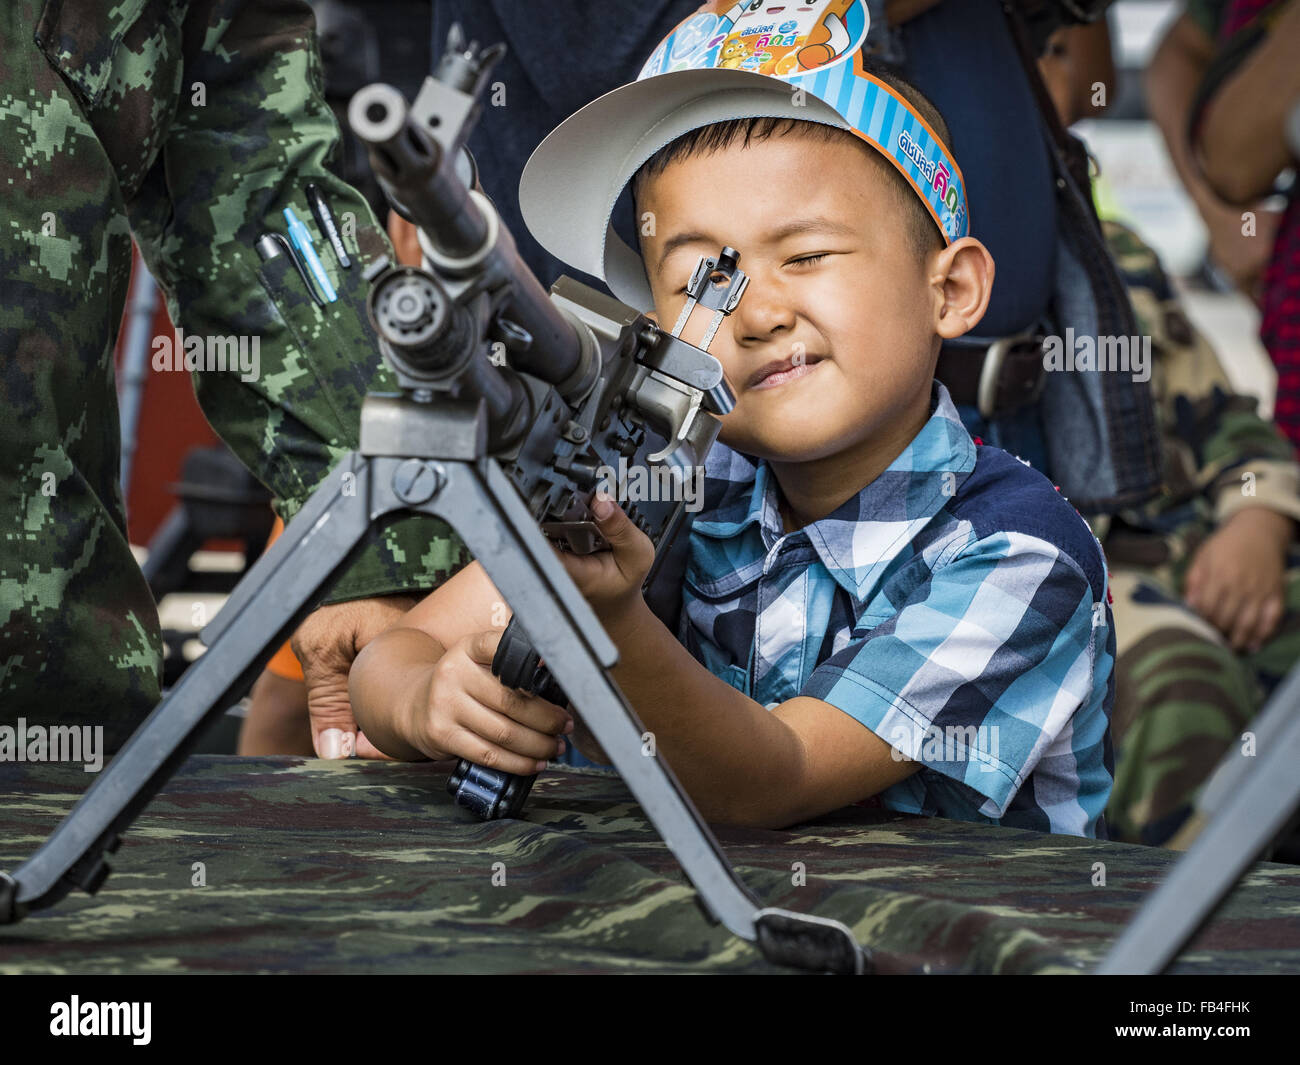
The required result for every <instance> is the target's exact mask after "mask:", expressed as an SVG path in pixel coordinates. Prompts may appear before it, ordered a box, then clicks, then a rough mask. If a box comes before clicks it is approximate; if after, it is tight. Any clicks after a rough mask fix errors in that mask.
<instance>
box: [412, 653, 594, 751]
mask: <svg viewBox="0 0 1300 1065" xmlns="http://www.w3.org/2000/svg"><path fill="white" fill-rule="evenodd" d="M501 636H502V632H501V630H499V629H496V630H490V631H488V632H476V633H474V634H472V635H470V636H465V637H463V638H461V639H460V640H458V641H457V642H456V643H454V644H452V645H451V646H450V647H448V648H447V650H446V651H445V652H444V653H443V655H442V656H441V657H440V658H439V659H438V661H437V662H435V663H434V664H433V665H432V666H430V667H429V670H430V672H429V688H428V695H427V697H426V698H425V699H424V700H423V701H422V702H423V705H421V706H419V707H418V708H417V710H416V713H417V717H418V719H417V720H415V721H411V722H408V724H407V727H406V730H405V731H406V733H407V736H408V737H409V740H410V742H411V744H412V745H413V746H415V747H417V748H418V749H419V750H421V751H423V752H424V753H425V754H426V755H428V756H429V757H430V758H433V759H435V760H438V759H441V758H445V757H446V756H448V755H452V756H455V757H457V758H468V759H469V760H470V761H471V762H476V763H477V764H479V765H482V766H486V767H487V768H489V769H496V770H499V771H500V772H503V773H517V774H520V775H522V776H532V775H533V774H535V773H540V772H541V771H542V770H543V769H545V768H546V762H547V760H548V759H551V758H555V757H558V756H559V755H561V754H563V753H564V748H565V741H564V739H563V737H564V736H565V735H568V734H569V733H571V732H572V731H573V728H574V722H573V716H572V715H571V714H570V713H569V712H568V711H567V710H565V709H563V708H562V707H559V706H556V705H555V704H554V703H551V702H547V701H546V700H545V699H543V698H541V697H540V696H537V695H529V694H527V693H525V692H522V691H517V690H515V689H513V688H507V687H506V686H505V685H504V684H502V683H501V681H500V679H499V678H498V677H497V676H496V675H495V674H494V673H493V672H492V659H493V658H494V657H495V656H496V653H497V644H499V643H500V642H501Z"/></svg>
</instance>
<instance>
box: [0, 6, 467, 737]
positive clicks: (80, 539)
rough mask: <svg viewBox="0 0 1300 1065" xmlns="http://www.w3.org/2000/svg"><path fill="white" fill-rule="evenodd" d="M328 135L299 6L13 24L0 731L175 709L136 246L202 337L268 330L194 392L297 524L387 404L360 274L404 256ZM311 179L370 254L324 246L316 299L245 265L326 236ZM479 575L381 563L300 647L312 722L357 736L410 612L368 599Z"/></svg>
mask: <svg viewBox="0 0 1300 1065" xmlns="http://www.w3.org/2000/svg"><path fill="white" fill-rule="evenodd" d="M337 142H338V126H337V123H336V122H335V119H334V117H333V115H332V113H331V112H330V109H329V107H328V106H327V105H326V103H325V101H324V98H323V94H322V87H321V79H320V70H319V59H318V56H317V51H316V44H315V38H314V29H313V22H312V15H311V11H310V8H309V7H308V6H307V5H306V3H303V2H298V0H285V2H282V3H278V4H275V5H264V4H260V3H257V2H255V0H125V2H122V3H114V4H105V3H102V2H101V0H45V2H42V0H11V2H9V3H7V4H5V5H4V7H3V10H2V11H0V190H3V191H0V196H2V197H3V199H2V200H0V219H3V234H2V236H0V241H2V242H0V278H3V282H4V288H3V295H2V296H0V368H2V369H3V378H0V395H2V396H3V401H4V404H5V408H6V411H5V414H6V416H5V418H4V419H3V420H0V484H2V486H3V492H4V497H5V501H6V505H5V506H4V507H3V508H0V722H11V721H13V720H14V719H16V718H18V717H20V716H21V717H24V718H26V719H27V721H28V723H29V724H39V723H54V722H57V723H60V724H68V725H73V724H96V725H103V726H104V728H105V746H106V747H107V748H108V749H109V750H113V749H115V748H116V747H117V746H118V745H119V744H120V743H121V741H122V740H123V739H124V738H125V737H126V736H127V735H128V734H129V733H130V731H131V730H132V729H133V727H134V726H135V725H136V724H137V723H138V722H139V721H140V719H142V718H143V717H144V715H145V714H146V713H147V712H148V711H149V710H150V709H151V708H152V707H153V706H154V705H155V703H156V702H157V701H158V698H159V672H160V666H161V645H160V634H159V627H158V620H157V616H156V613H155V609H154V604H153V601H152V599H151V597H150V594H149V589H148V587H147V586H146V584H145V581H144V579H143V577H142V575H141V573H140V571H139V568H138V567H137V566H136V564H135V561H134V560H133V558H132V555H131V552H130V550H129V548H128V545H127V540H126V522H125V517H124V509H123V501H122V492H121V488H120V485H119V483H118V468H119V440H118V431H119V430H118V417H117V409H116V399H115V394H114V381H113V364H112V351H113V340H114V335H115V333H116V330H117V326H118V322H119V321H120V319H121V316H122V309H123V301H124V298H125V295H126V289H127V282H128V276H129V270H130V260H131V239H132V237H134V238H135V240H136V242H137V243H138V245H139V247H140V249H141V252H142V254H143V256H144V259H145V262H146V263H147V264H148V266H149V269H150V270H151V272H152V273H153V275H154V276H155V277H156V278H157V279H158V281H159V283H160V285H161V286H162V288H163V289H164V291H165V292H166V294H167V298H168V309H169V311H170V313H171V316H172V319H173V321H175V322H176V323H177V324H178V326H179V327H180V328H181V329H182V330H184V332H185V333H186V334H187V335H188V336H189V337H191V338H193V337H201V338H218V337H233V338H248V339H249V340H252V339H254V338H256V340H257V342H258V344H259V359H258V363H259V365H258V372H257V374H256V376H255V377H253V378H251V379H244V378H245V377H246V376H248V375H245V374H241V373H240V372H231V371H230V370H221V369H203V370H199V371H196V372H194V373H193V380H194V384H195V388H196V391H197V394H198V398H199V401H200V404H201V405H202V407H203V410H204V412H205V414H206V415H207V416H208V418H209V419H210V421H211V422H212V424H213V426H214V427H215V428H216V429H217V431H218V432H219V433H220V435H221V436H222V437H223V438H224V439H225V441H226V442H227V443H228V444H229V445H230V446H231V448H232V449H233V450H234V452H235V453H236V454H237V455H238V456H239V458H240V459H241V460H242V461H243V462H244V463H245V464H246V465H247V466H248V467H249V468H250V469H251V470H252V471H253V472H254V473H256V475H257V476H258V477H259V478H260V479H261V480H262V481H263V482H265V483H266V485H267V486H268V487H269V488H270V489H271V491H272V492H273V494H274V495H275V497H276V503H275V507H276V510H277V512H278V513H279V514H280V516H281V517H283V518H285V519H286V520H289V519H291V518H292V516H293V515H294V513H296V512H297V510H298V509H299V508H300V507H301V505H302V504H303V502H304V501H305V500H306V498H307V497H308V495H309V494H310V493H311V491H312V489H313V488H314V487H315V486H316V485H317V484H318V483H319V482H320V481H321V479H322V478H323V477H324V476H325V474H326V473H327V471H328V470H329V469H330V467H331V466H332V465H333V464H334V463H335V462H336V461H337V460H338V459H339V457H340V456H341V455H342V454H344V453H345V452H346V451H347V450H349V449H352V448H355V447H356V446H357V436H358V427H359V412H360V403H361V399H362V396H363V395H364V393H365V392H366V390H367V389H368V388H372V387H374V388H378V389H389V390H391V389H393V388H394V387H395V382H394V381H393V380H392V379H391V378H390V375H389V374H388V373H387V371H386V370H385V369H384V367H383V365H382V363H381V361H380V359H379V356H378V353H377V350H378V349H377V346H376V343H375V340H374V337H373V335H372V333H371V331H370V328H369V326H368V325H367V323H366V318H365V308H364V305H365V295H366V287H367V286H366V285H365V282H364V281H363V280H362V277H361V274H362V271H363V270H364V269H365V268H366V266H368V265H369V264H370V263H372V262H374V261H375V260H376V259H377V258H378V257H379V256H381V255H385V254H388V252H389V246H388V244H387V241H386V239H385V237H384V235H383V233H382V231H381V230H380V229H379V228H378V227H377V226H376V224H375V221H374V218H373V216H372V215H371V213H370V210H369V208H368V207H367V206H366V203H365V201H364V200H363V199H362V198H361V197H360V196H359V195H358V194H357V193H356V192H354V191H353V190H352V189H351V188H350V187H349V186H347V185H346V184H344V183H343V182H341V181H340V180H339V179H337V178H336V177H334V176H333V175H332V174H331V173H330V172H329V171H328V170H327V169H326V164H327V162H328V161H329V160H330V158H331V155H332V153H333V152H334V151H335V148H336V145H337ZM309 182H314V183H315V184H316V185H318V186H319V187H320V189H321V191H322V192H323V193H324V196H325V199H326V200H327V202H328V203H329V204H330V206H331V208H332V210H333V212H334V214H335V216H336V218H338V219H339V220H340V221H341V223H342V228H343V230H344V241H345V243H346V244H347V246H348V250H349V252H350V253H351V254H352V255H353V256H354V258H355V260H356V261H355V263H354V265H353V267H352V268H351V269H350V270H341V269H339V266H338V263H337V262H336V261H335V260H334V259H333V258H332V257H331V256H330V255H329V254H328V252H326V253H324V254H323V255H322V260H323V261H324V263H325V269H326V271H327V272H328V273H329V275H330V280H331V281H332V283H333V284H334V286H335V288H336V289H337V290H338V293H339V299H338V301H337V302H332V303H328V304H326V305H325V307H324V308H319V307H317V306H316V305H315V303H314V302H313V301H312V300H311V299H310V298H309V296H308V294H307V292H306V291H305V289H304V288H303V287H302V285H301V282H300V281H299V279H298V277H297V275H296V274H293V273H291V272H290V269H291V268H290V267H289V264H288V260H287V258H286V257H285V256H280V257H279V258H273V259H271V260H269V261H268V262H267V263H266V264H263V263H262V262H261V260H260V258H259V256H258V254H257V252H256V250H255V245H256V242H257V239H258V237H259V235H261V234H262V233H264V232H266V231H268V230H275V231H278V232H281V233H282V232H284V229H285V225H284V222H283V220H282V216H281V212H282V209H283V208H284V207H286V206H292V207H294V209H295V211H296V212H297V214H298V215H299V216H300V217H301V218H302V219H303V220H304V221H305V222H306V224H308V225H309V226H310V225H312V220H311V215H310V212H309V210H308V204H307V200H306V197H305V195H304V187H305V185H306V184H307V183H309ZM316 239H317V241H318V242H320V241H321V235H320V234H317V235H316ZM318 246H319V247H322V248H323V247H325V245H323V244H318ZM177 361H178V362H179V361H180V360H179V358H178V359H177ZM245 368H246V367H245ZM468 559H469V555H468V553H467V552H466V550H465V548H464V547H463V545H462V544H461V543H460V541H459V540H458V539H457V538H456V537H455V536H454V535H452V534H451V531H450V530H449V529H448V527H447V526H446V525H445V524H444V523H441V522H437V521H434V520H432V519H411V520H407V521H404V522H401V523H399V524H397V525H395V526H392V527H390V528H389V530H388V531H387V532H386V533H385V534H384V535H383V536H382V537H378V538H376V540H375V541H374V542H372V543H371V544H370V545H369V546H368V547H367V553H366V554H365V556H364V557H363V558H362V559H361V560H360V561H358V562H357V563H356V564H355V565H354V566H353V568H352V569H351V570H350V571H348V573H346V574H345V575H344V576H343V578H342V579H341V581H340V582H339V584H338V585H337V586H336V587H335V588H334V590H333V592H332V593H331V596H330V598H329V600H327V602H330V603H332V604H336V605H329V606H325V607H323V608H322V609H320V610H318V611H317V612H316V613H315V614H314V615H313V616H312V617H311V618H309V619H308V622H307V623H305V624H304V626H303V627H302V629H300V632H299V639H298V646H299V648H300V650H301V651H302V652H303V657H304V659H305V661H306V666H307V673H308V684H309V687H311V688H312V693H313V711H314V722H315V727H316V729H317V731H320V729H321V728H323V727H324V726H325V724H327V723H329V722H331V721H334V722H336V723H338V724H339V725H340V726H343V725H347V724H350V723H351V717H350V711H349V709H348V706H347V698H346V692H347V687H346V671H347V666H348V664H349V663H350V659H351V657H352V656H353V655H355V653H356V650H357V649H358V648H359V646H360V645H361V644H363V643H364V642H365V640H366V639H367V638H368V636H369V635H371V634H373V633H374V632H376V631H378V630H379V629H382V628H383V627H384V626H385V625H386V624H388V623H389V622H390V621H391V619H393V618H394V617H395V616H396V615H397V614H398V613H399V612H400V610H401V609H402V606H403V605H404V603H403V602H390V601H387V600H384V599H382V598H377V597H381V596H384V595H386V594H389V593H395V592H401V591H405V590H410V591H416V590H420V591H424V590H427V589H430V588H433V587H436V586H437V584H438V583H440V582H441V581H442V580H444V579H445V578H446V577H447V576H448V575H450V574H451V573H452V572H454V571H455V570H456V569H458V568H460V566H462V565H464V563H465V562H467V561H468ZM331 715H332V716H331ZM353 727H354V726H353Z"/></svg>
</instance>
